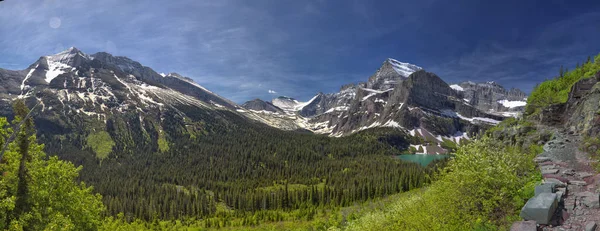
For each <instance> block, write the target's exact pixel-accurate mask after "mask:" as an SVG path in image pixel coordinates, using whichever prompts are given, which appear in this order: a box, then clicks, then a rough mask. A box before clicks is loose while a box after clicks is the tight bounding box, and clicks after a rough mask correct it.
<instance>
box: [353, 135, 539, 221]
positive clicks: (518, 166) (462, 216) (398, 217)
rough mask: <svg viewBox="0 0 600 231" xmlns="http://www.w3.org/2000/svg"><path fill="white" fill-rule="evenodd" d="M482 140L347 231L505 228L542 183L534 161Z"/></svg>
mask: <svg viewBox="0 0 600 231" xmlns="http://www.w3.org/2000/svg"><path fill="white" fill-rule="evenodd" d="M538 152H539V147H532V148H531V149H528V150H522V149H521V148H518V147H512V146H505V145H504V144H503V143H502V142H500V141H498V140H495V139H491V138H487V137H484V138H482V139H481V140H477V141H474V142H471V143H470V144H467V145H466V146H461V147H459V148H458V151H457V153H456V157H455V158H454V159H453V160H451V161H450V162H449V163H448V166H447V167H446V168H445V169H444V170H443V171H441V172H440V174H439V176H438V180H437V181H435V182H434V183H432V184H431V185H430V186H429V187H428V188H426V189H424V190H417V191H413V192H409V193H408V194H407V196H406V197H402V198H400V199H399V200H397V201H395V202H392V203H391V205H390V206H389V207H388V208H387V209H385V210H384V211H378V212H372V213H369V214H367V215H366V216H364V217H362V218H360V219H358V220H356V221H354V222H352V223H351V224H350V226H349V227H348V229H349V230H474V229H478V230H496V229H498V228H499V227H506V226H507V225H508V224H510V222H511V221H512V220H514V219H515V214H517V212H518V210H519V209H520V208H521V206H523V205H524V203H525V201H526V200H527V199H528V198H529V197H530V196H531V195H530V194H531V192H532V190H531V189H532V187H533V186H534V184H535V182H537V181H539V180H540V179H541V176H540V175H539V173H537V172H536V171H535V168H536V165H535V163H534V162H533V158H534V156H535V155H536V154H537V153H538Z"/></svg>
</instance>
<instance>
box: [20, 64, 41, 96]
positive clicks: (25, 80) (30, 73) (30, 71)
mask: <svg viewBox="0 0 600 231" xmlns="http://www.w3.org/2000/svg"><path fill="white" fill-rule="evenodd" d="M39 66H40V64H38V65H36V66H35V67H34V68H32V69H31V70H29V73H27V75H26V76H25V79H23V82H22V83H21V94H23V90H24V89H25V83H26V82H27V80H28V79H29V78H31V75H33V72H34V71H35V70H36V69H37V68H38V67H39Z"/></svg>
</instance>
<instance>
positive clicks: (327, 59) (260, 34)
mask: <svg viewBox="0 0 600 231" xmlns="http://www.w3.org/2000/svg"><path fill="white" fill-rule="evenodd" d="M71 46H75V47H77V48H79V49H80V50H82V51H84V52H85V53H89V54H92V53H95V52H98V51H107V52H110V53H112V54H114V55H120V56H127V57H130V58H132V59H134V60H137V61H139V62H140V63H142V64H143V65H146V66H149V67H152V68H153V69H154V70H156V71H157V72H178V73H180V74H183V75H185V76H189V77H191V78H193V79H194V80H195V81H196V82H198V83H200V84H201V85H203V86H205V87H207V88H209V89H211V90H213V91H215V92H216V93H218V94H220V95H222V96H225V97H227V98H230V99H232V100H234V101H235V102H238V103H241V102H244V101H246V100H250V99H253V98H262V99H271V98H273V97H276V96H278V95H285V96H290V97H295V98H298V99H300V100H307V99H309V98H311V97H312V96H313V95H314V94H316V93H317V92H335V91H337V90H339V87H340V86H341V85H343V84H346V83H351V82H361V81H366V80H367V79H368V77H369V76H370V75H371V74H373V73H374V72H375V71H376V70H377V68H378V67H379V66H380V65H381V64H382V62H383V61H384V60H385V59H386V58H388V57H391V58H395V59H397V60H400V61H403V62H409V63H413V64H416V65H419V66H421V67H423V68H425V69H426V70H428V71H432V72H434V73H436V74H438V75H439V76H440V77H442V78H443V79H444V80H446V81H447V82H459V81H465V80H473V81H491V80H494V81H497V82H499V83H501V84H503V85H504V86H506V87H508V88H510V87H517V88H521V89H523V90H525V91H526V92H529V91H530V90H531V88H533V86H535V84H536V83H537V82H539V81H542V80H544V79H548V78H552V77H554V76H555V75H556V74H557V73H558V70H559V67H560V65H565V67H570V68H573V67H574V66H575V65H576V63H577V62H582V61H584V60H585V59H586V58H587V56H590V55H591V56H593V55H596V54H598V53H599V52H600V1H597V0H595V1H567V0H564V1H557V0H544V1H526V0H518V1H516V0H515V1H513V0H506V1H481V0H472V1H471V0H465V1H446V0H419V1H401V0H394V1H390V0H375V1H371V0H296V1H292V0H251V1H249V0H214V1H213V0H211V1H209V0H172V1H164V0H163V1H153V0H152V1H151V0H126V1H125V0H103V1H96V0H5V1H3V2H0V54H1V55H0V67H2V68H5V69H24V68H26V67H27V66H28V65H30V64H31V63H33V62H34V61H35V60H37V58H38V57H39V56H43V55H48V54H53V53H58V52H60V51H61V50H64V49H66V48H68V47H71Z"/></svg>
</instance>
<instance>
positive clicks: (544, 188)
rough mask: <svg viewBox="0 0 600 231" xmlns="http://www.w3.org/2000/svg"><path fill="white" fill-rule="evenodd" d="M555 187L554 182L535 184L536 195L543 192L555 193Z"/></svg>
mask: <svg viewBox="0 0 600 231" xmlns="http://www.w3.org/2000/svg"><path fill="white" fill-rule="evenodd" d="M554 192H555V188H554V184H542V185H536V186H535V195H536V196H537V195H540V194H542V193H554Z"/></svg>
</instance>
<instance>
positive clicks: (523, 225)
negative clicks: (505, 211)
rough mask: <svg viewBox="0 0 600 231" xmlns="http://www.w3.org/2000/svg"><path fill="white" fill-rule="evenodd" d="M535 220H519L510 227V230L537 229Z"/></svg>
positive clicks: (529, 230) (524, 230)
mask: <svg viewBox="0 0 600 231" xmlns="http://www.w3.org/2000/svg"><path fill="white" fill-rule="evenodd" d="M536 230H537V227H536V224H535V221H517V222H515V223H513V225H512V226H511V227H510V231H536Z"/></svg>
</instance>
